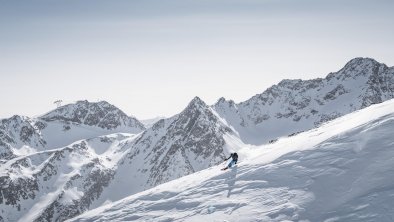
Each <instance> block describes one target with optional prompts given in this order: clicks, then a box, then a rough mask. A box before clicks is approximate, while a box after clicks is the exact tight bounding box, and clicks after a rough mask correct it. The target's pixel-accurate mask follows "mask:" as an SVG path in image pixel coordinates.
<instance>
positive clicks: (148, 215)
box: [70, 100, 394, 222]
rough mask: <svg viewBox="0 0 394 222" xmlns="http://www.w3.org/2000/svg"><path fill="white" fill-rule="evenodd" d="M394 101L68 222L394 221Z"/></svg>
mask: <svg viewBox="0 0 394 222" xmlns="http://www.w3.org/2000/svg"><path fill="white" fill-rule="evenodd" d="M393 110H394V100H390V101H387V102H384V103H382V104H378V105H372V106H370V107H368V108H365V109H363V110H360V111H358V112H354V113H352V114H348V115H345V116H343V117H340V118H338V119H335V120H333V121H331V122H328V123H326V124H324V125H322V126H321V127H319V128H316V129H313V130H310V131H307V132H303V133H300V134H298V135H295V136H291V137H286V138H281V139H280V140H278V141H277V142H276V143H273V144H269V145H264V146H261V147H252V146H251V147H245V148H243V149H241V150H239V153H240V154H241V155H240V163H239V164H238V166H237V167H234V168H232V169H230V170H228V171H221V170H220V166H215V167H212V168H210V169H207V170H203V171H200V172H197V173H195V174H192V175H189V176H185V177H182V178H180V179H178V180H173V181H171V182H168V183H165V184H162V185H160V186H157V187H155V188H153V189H150V190H147V191H144V192H141V193H138V194H135V195H132V196H130V197H127V198H125V199H123V200H120V201H118V202H115V203H110V204H107V205H104V206H102V207H100V208H97V209H94V210H91V211H89V212H86V213H84V214H83V215H81V216H79V217H77V218H74V219H71V220H70V221H84V222H86V221H130V220H136V221H382V222H385V221H387V222H389V221H392V219H393V218H394V208H392V203H393V201H394V195H392V194H393V192H394V178H393V177H392V174H393V169H394V161H393V160H394V159H393V158H394V149H393V145H394V140H393V137H392V132H393V130H394V112H393Z"/></svg>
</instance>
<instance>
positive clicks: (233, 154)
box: [226, 153, 238, 161]
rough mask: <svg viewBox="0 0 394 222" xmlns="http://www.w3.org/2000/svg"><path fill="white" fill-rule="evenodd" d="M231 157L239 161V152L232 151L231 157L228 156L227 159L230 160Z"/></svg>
mask: <svg viewBox="0 0 394 222" xmlns="http://www.w3.org/2000/svg"><path fill="white" fill-rule="evenodd" d="M230 158H233V160H234V161H237V160H238V154H237V153H231V154H230V156H229V158H227V159H226V160H228V159H230Z"/></svg>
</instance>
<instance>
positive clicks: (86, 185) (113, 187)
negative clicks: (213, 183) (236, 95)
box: [0, 97, 236, 221]
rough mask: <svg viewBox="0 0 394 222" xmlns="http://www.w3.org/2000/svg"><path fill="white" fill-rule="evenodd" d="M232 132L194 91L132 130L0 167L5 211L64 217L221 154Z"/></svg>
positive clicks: (32, 217) (11, 215)
mask: <svg viewBox="0 0 394 222" xmlns="http://www.w3.org/2000/svg"><path fill="white" fill-rule="evenodd" d="M45 116H48V115H45ZM58 119H59V118H58ZM58 119H57V120H58ZM63 120H64V117H61V120H60V121H63ZM46 121H49V120H48V119H46ZM54 121H55V120H54ZM67 121H69V119H67ZM231 136H232V131H231V129H229V128H228V127H227V126H226V125H224V123H222V122H221V120H220V119H219V118H218V117H217V114H215V113H214V111H213V110H212V108H210V107H209V106H208V105H206V104H205V103H204V102H203V101H202V100H201V99H199V98H197V97H196V98H195V99H193V100H192V101H191V102H190V104H189V105H188V106H187V107H186V108H185V110H184V111H183V112H181V113H180V114H178V115H176V116H174V117H172V118H169V119H163V120H161V121H159V122H157V123H156V124H155V125H154V126H152V127H151V128H149V129H147V130H145V131H144V132H143V133H140V134H137V135H135V134H110V135H105V136H100V137H96V138H91V139H84V140H81V141H77V142H75V143H73V144H71V145H69V146H66V147H63V148H58V149H52V150H48V151H46V150H45V151H38V152H29V153H28V154H26V155H21V156H19V157H15V158H13V159H11V160H9V161H7V162H5V163H4V164H3V165H2V166H1V168H0V172H2V174H0V184H2V190H1V191H0V193H1V195H0V203H5V205H4V206H0V207H1V208H0V209H1V212H2V215H3V216H2V218H3V220H6V221H8V220H10V221H15V220H20V221H26V220H27V221H63V220H65V219H68V218H71V217H74V216H76V215H78V214H80V213H82V212H84V211H86V210H88V209H89V208H93V207H97V206H99V205H101V204H102V203H104V202H108V201H116V200H119V199H121V198H124V197H126V196H128V195H130V194H134V193H137V192H140V191H143V190H145V189H148V188H151V187H153V186H155V185H158V184H161V183H164V182H167V181H169V180H172V179H177V178H179V177H182V176H185V175H188V174H190V173H194V172H196V171H199V170H202V169H205V168H206V167H209V166H213V165H216V164H218V163H220V162H222V161H223V158H224V157H225V155H227V154H228V151H227V150H226V144H227V143H226V141H225V139H227V140H228V141H231ZM226 137H228V138H226ZM234 140H236V139H234Z"/></svg>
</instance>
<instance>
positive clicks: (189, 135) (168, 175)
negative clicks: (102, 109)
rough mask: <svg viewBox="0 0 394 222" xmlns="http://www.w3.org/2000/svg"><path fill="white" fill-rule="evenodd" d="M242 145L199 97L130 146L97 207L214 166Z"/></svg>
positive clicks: (147, 131)
mask: <svg viewBox="0 0 394 222" xmlns="http://www.w3.org/2000/svg"><path fill="white" fill-rule="evenodd" d="M237 142H238V143H237ZM239 144H240V143H239V141H237V138H235V137H234V135H233V133H232V130H231V129H230V128H228V127H227V126H226V125H225V124H224V123H223V122H221V120H220V119H219V118H218V117H217V115H216V114H215V113H214V112H213V110H212V109H211V108H210V107H209V106H207V105H206V104H205V103H204V102H203V101H202V100H201V99H199V98H198V97H196V98H195V99H193V100H192V101H191V102H190V104H189V105H188V106H187V107H186V109H185V110H183V111H182V112H181V113H180V114H178V115H176V116H174V117H171V118H169V119H162V120H160V121H159V122H157V123H156V124H155V125H153V126H152V127H151V128H149V129H147V130H146V131H145V132H144V133H142V134H141V135H140V136H139V137H138V138H137V139H136V140H134V142H133V143H132V144H130V145H129V147H130V148H129V149H128V153H127V154H126V155H125V156H124V157H123V158H122V160H121V161H120V162H119V164H118V166H117V170H116V174H115V178H114V180H113V182H112V183H111V184H110V185H109V187H108V188H107V189H106V191H105V192H104V193H103V195H102V196H101V197H100V199H99V201H97V204H101V203H103V202H105V201H116V200H119V199H121V198H124V197H125V196H128V195H130V194H134V193H137V192H140V191H143V190H146V189H148V188H151V187H154V186H156V185H159V184H162V183H164V182H167V181H170V180H173V179H177V178H180V177H182V176H185V175H188V174H190V173H194V172H197V171H200V170H202V169H206V168H208V167H210V166H214V165H216V164H218V163H221V162H222V161H223V159H224V158H225V157H226V155H228V154H229V152H230V151H234V150H237V149H239V146H240V145H239Z"/></svg>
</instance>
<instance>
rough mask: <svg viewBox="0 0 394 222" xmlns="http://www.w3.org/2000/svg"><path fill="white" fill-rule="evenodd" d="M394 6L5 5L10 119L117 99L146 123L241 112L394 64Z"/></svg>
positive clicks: (357, 0) (336, 0)
mask: <svg viewBox="0 0 394 222" xmlns="http://www.w3.org/2000/svg"><path fill="white" fill-rule="evenodd" d="M393 12H394V1H392V0H371V1H364V0H330V1H328V0H319V1H316V0H169V1H167V0H157V1H151V0H128V1H118V0H111V1H108V0H103V1H100V0H94V1H93V0H63V1H60V0H55V1H54V0H47V1H41V0H40V1H33V0H29V1H19V0H9V1H4V0H0V76H1V87H0V105H1V109H0V118H6V117H10V116H11V115H13V114H22V115H28V116H36V115H40V114H43V113H45V112H47V111H49V110H51V109H53V108H55V105H54V104H53V101H55V100H57V99H62V100H63V101H64V103H70V102H74V101H76V100H83V99H87V100H89V101H98V100H106V101H108V102H110V103H112V104H114V105H116V106H118V107H119V108H121V109H122V110H123V111H125V112H126V113H128V114H131V115H134V116H136V117H137V118H139V119H146V118H151V117H155V116H171V115H173V114H176V113H178V112H180V111H181V110H182V109H183V108H184V107H185V106H186V105H187V103H188V102H189V101H190V100H191V99H192V98H193V97H194V96H199V97H200V98H202V99H203V100H204V101H205V102H207V103H208V104H213V103H215V102H216V100H218V99H219V98H220V97H225V98H226V99H232V100H234V101H236V102H241V101H244V100H247V99H249V98H250V97H252V96H253V95H255V94H258V93H262V92H263V91H264V90H265V89H266V88H267V87H269V86H271V85H272V84H276V83H278V82H279V81H280V80H282V79H285V78H286V79H310V78H316V77H325V76H326V75H327V74H328V73H329V72H333V71H337V70H339V69H340V68H341V67H342V66H343V65H344V64H345V63H346V62H347V61H349V60H350V59H352V58H354V57H372V58H375V59H376V60H378V61H379V62H383V63H386V64H387V65H389V66H393V65H394V43H393V40H394V28H393V27H394V13H393Z"/></svg>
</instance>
